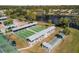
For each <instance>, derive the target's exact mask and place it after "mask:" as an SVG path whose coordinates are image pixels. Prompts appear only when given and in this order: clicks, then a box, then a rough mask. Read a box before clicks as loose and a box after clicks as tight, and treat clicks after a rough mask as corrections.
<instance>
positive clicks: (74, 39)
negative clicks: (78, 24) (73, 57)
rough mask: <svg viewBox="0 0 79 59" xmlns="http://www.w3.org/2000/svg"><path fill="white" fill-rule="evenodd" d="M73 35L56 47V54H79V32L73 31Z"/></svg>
mask: <svg viewBox="0 0 79 59" xmlns="http://www.w3.org/2000/svg"><path fill="white" fill-rule="evenodd" d="M70 30H71V34H70V35H68V36H67V38H65V40H64V41H63V42H62V43H61V44H60V45H58V46H57V47H56V49H55V51H54V52H65V53H67V52H68V53H70V52H71V53H76V52H77V53H78V52H79V30H76V29H72V28H70Z"/></svg>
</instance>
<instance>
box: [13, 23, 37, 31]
mask: <svg viewBox="0 0 79 59" xmlns="http://www.w3.org/2000/svg"><path fill="white" fill-rule="evenodd" d="M34 24H37V22H34V23H30V24H26V25H24V26H20V27H16V28H13V29H12V30H13V31H16V30H19V29H22V28H25V27H28V26H32V25H34Z"/></svg>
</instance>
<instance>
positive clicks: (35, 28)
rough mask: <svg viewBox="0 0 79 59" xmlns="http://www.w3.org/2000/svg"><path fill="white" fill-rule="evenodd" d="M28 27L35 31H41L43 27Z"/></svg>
mask: <svg viewBox="0 0 79 59" xmlns="http://www.w3.org/2000/svg"><path fill="white" fill-rule="evenodd" d="M30 29H32V30H34V31H36V32H39V31H42V30H44V29H45V28H44V27H40V26H34V27H31V28H30Z"/></svg>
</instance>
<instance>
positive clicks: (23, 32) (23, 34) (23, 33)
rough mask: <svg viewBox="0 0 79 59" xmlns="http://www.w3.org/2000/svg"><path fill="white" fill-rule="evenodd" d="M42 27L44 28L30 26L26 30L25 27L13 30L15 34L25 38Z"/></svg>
mask: <svg viewBox="0 0 79 59" xmlns="http://www.w3.org/2000/svg"><path fill="white" fill-rule="evenodd" d="M44 29H45V28H44V27H40V26H32V27H30V28H29V30H27V29H22V30H18V31H16V32H15V34H16V35H17V36H18V37H20V38H23V39H26V38H27V37H29V36H31V35H33V34H35V32H39V31H42V30H44ZM30 30H32V31H30ZM33 31H35V32H33Z"/></svg>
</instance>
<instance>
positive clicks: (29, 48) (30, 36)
mask: <svg viewBox="0 0 79 59" xmlns="http://www.w3.org/2000/svg"><path fill="white" fill-rule="evenodd" d="M53 52H59V53H61V52H79V6H0V53H53Z"/></svg>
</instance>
